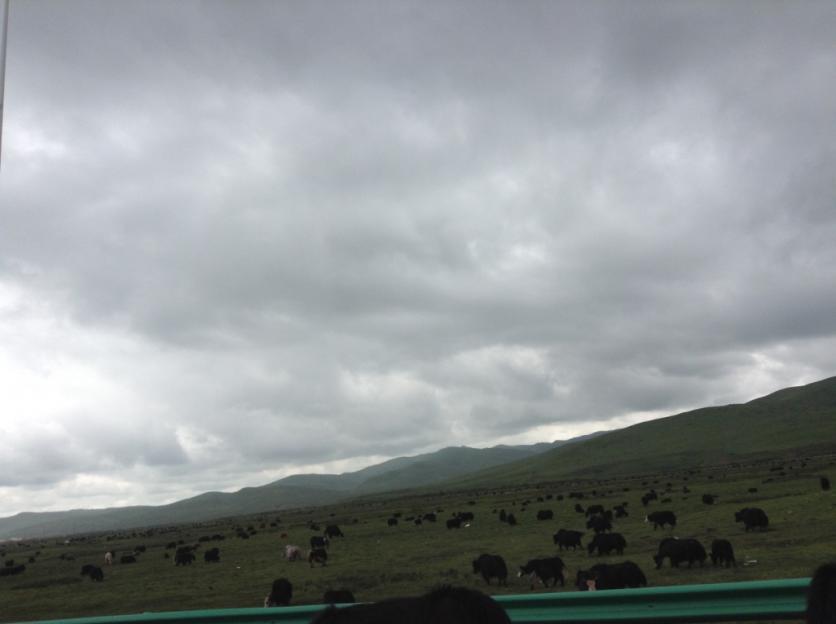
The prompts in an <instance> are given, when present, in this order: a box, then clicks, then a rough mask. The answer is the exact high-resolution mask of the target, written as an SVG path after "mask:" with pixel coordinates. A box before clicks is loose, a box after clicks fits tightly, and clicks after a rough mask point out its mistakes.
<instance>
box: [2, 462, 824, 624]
mask: <svg viewBox="0 0 836 624" xmlns="http://www.w3.org/2000/svg"><path fill="white" fill-rule="evenodd" d="M835 464H836V461H834V456H833V455H825V456H818V457H813V458H811V459H808V460H807V461H806V465H803V463H802V460H801V459H800V458H798V459H795V460H789V459H786V458H783V459H772V460H768V461H767V460H764V461H760V462H757V463H749V464H740V465H737V466H725V467H719V468H703V469H692V470H682V471H676V472H666V473H659V474H655V475H644V476H636V477H623V478H613V479H600V480H598V479H596V480H587V481H581V480H575V481H564V482H559V483H550V484H540V485H537V486H534V485H529V486H509V487H503V488H497V489H488V490H483V491H478V492H477V491H469V492H461V491H460V492H448V493H441V492H439V493H430V494H427V493H424V494H421V495H412V496H402V497H400V498H395V497H391V496H390V497H389V498H370V499H365V500H358V501H354V502H351V503H346V504H343V505H335V506H331V507H320V508H315V509H307V510H296V511H292V512H285V513H282V514H280V522H279V523H277V524H276V526H272V527H271V526H270V523H275V522H276V514H269V515H266V514H262V515H257V516H250V517H242V518H236V519H230V520H225V521H219V522H212V523H203V524H199V525H179V526H175V527H168V528H167V529H157V530H155V531H154V533H153V534H151V535H144V534H143V533H144V532H143V531H139V530H138V531H136V532H121V533H119V534H116V535H110V536H107V535H103V534H100V535H95V536H87V537H86V538H85V540H84V541H72V542H71V543H69V544H65V543H64V540H62V539H54V538H51V539H42V540H29V541H27V542H25V543H17V544H12V543H5V544H0V552H4V555H3V557H2V560H3V561H5V560H8V559H14V560H15V562H16V563H25V564H26V566H27V569H26V571H25V572H24V573H23V574H21V575H17V576H7V577H0V621H3V622H15V621H28V620H39V619H55V618H68V617H80V616H93V615H115V614H123V613H138V612H145V611H176V610H189V609H209V608H233V607H254V606H261V604H262V601H263V599H264V596H265V595H266V594H267V593H268V591H269V587H270V584H271V582H272V581H273V579H275V578H278V577H281V576H284V577H287V578H289V579H290V580H291V582H292V583H293V586H294V596H293V604H305V603H319V602H321V599H322V594H323V592H324V591H325V590H327V589H336V588H343V587H346V588H349V589H351V590H353V592H354V594H355V596H356V597H357V599H358V600H361V601H374V600H379V599H382V598H386V597H391V596H396V595H405V594H415V593H419V592H422V591H424V590H425V589H427V588H429V587H431V586H434V585H437V584H439V583H449V584H455V585H465V586H472V587H477V588H480V589H483V590H484V589H486V588H485V585H484V581H482V579H481V578H479V577H477V576H475V575H474V574H472V569H471V560H472V559H474V558H475V557H476V556H478V555H479V554H481V553H495V554H500V555H502V556H503V557H504V558H505V560H506V562H507V563H508V566H509V570H510V572H511V574H512V576H510V577H509V579H508V584H507V586H503V587H496V586H492V587H490V588H487V590H488V591H489V592H490V593H492V594H502V593H525V592H529V591H531V590H530V589H529V585H528V582H527V580H525V579H518V578H516V575H515V571H516V569H517V566H519V565H520V564H522V563H524V562H525V561H527V560H528V559H531V558H535V557H545V556H552V555H555V554H560V555H561V556H562V557H563V559H564V561H565V562H566V565H567V567H568V569H569V578H568V579H567V581H568V583H567V587H566V588H561V587H560V586H558V588H557V591H570V590H572V589H573V587H572V583H571V581H572V580H573V579H574V575H575V573H576V572H577V570H578V569H583V568H588V567H589V566H590V565H592V564H594V563H596V562H599V561H607V562H616V561H623V560H625V559H629V560H632V561H634V562H636V563H637V564H638V565H639V566H640V567H641V568H642V570H644V572H645V574H646V575H647V577H648V581H649V584H651V585H671V584H684V583H709V582H731V581H744V580H757V579H769V578H791V577H802V576H809V575H810V573H811V572H812V570H813V569H814V568H815V567H816V566H817V565H819V564H820V563H822V562H824V561H827V560H836V492H834V491H830V492H823V491H822V490H821V488H820V486H819V481H818V476H819V475H822V474H828V473H829V474H830V477H831V480H834V481H836V479H834V477H836V474H834V473H836V470H834V468H833V466H834V465H835ZM778 466H783V468H782V469H779V468H778ZM765 481H766V482H765ZM668 483H670V486H668V485H667V484H668ZM651 487H652V488H655V489H656V490H657V491H658V492H659V494H660V498H666V497H669V498H671V502H670V503H665V504H662V503H661V502H659V501H655V502H651V503H650V505H649V507H648V508H647V509H645V508H643V507H642V505H641V502H640V498H641V495H642V494H643V493H644V492H645V491H646V490H647V489H649V488H651ZM683 487H687V488H689V489H690V493H685V492H683ZM753 487H754V488H758V491H757V492H756V493H749V492H748V489H749V488H753ZM570 491H581V492H583V493H584V494H585V497H584V499H583V500H582V501H580V502H581V504H582V505H584V507H585V506H587V505H589V504H591V503H602V504H604V505H605V506H607V507H612V506H613V505H615V504H618V503H620V502H622V501H627V502H628V503H629V504H628V511H629V513H630V516H629V517H628V518H625V519H622V520H618V521H616V523H615V529H614V530H616V531H619V532H621V533H622V534H623V535H624V536H625V537H626V539H627V544H628V546H627V549H626V551H625V554H624V556H623V557H619V556H614V557H603V558H598V557H590V556H588V555H587V553H586V551H585V550H583V551H580V550H579V551H577V552H573V551H563V552H562V553H559V552H558V550H557V547H556V546H554V545H553V544H552V538H551V536H552V534H553V533H554V532H556V531H557V529H559V528H572V529H581V530H586V529H585V527H584V524H585V518H584V516H583V515H581V514H578V513H576V512H575V511H574V509H573V508H574V504H575V502H576V501H575V500H572V499H569V498H568V497H567V495H568V493H569V492H570ZM593 491H594V492H595V494H593ZM704 493H711V494H715V495H717V496H718V500H717V502H716V504H714V505H705V504H703V503H702V501H701V495H702V494H704ZM558 494H562V495H563V496H564V497H565V498H564V499H563V500H562V501H557V500H555V499H552V500H544V501H543V502H538V501H537V497H538V496H540V497H543V498H544V499H545V497H546V496H547V495H552V496H556V495H558ZM525 500H530V501H531V503H530V504H529V505H528V506H527V509H526V510H522V507H523V501H525ZM470 501H473V502H474V503H475V504H473V505H470V504H469V502H470ZM744 506H758V507H762V508H763V509H764V510H765V511H766V512H767V513H768V515H769V518H770V526H769V530H768V531H767V532H753V533H748V534H747V533H745V532H744V530H743V527H742V525H740V524H736V523H735V522H734V512H735V511H736V510H738V509H740V508H741V507H744ZM502 508H504V509H505V510H506V511H508V512H514V513H515V515H516V517H517V518H518V520H519V522H520V524H519V525H518V526H516V527H510V526H508V525H507V524H505V523H501V522H499V520H498V518H497V515H496V514H495V513H494V510H499V509H502ZM438 509H442V510H443V511H441V512H440V513H439V514H438V515H439V521H438V522H437V523H435V524H432V523H424V524H423V525H422V526H415V525H414V524H413V523H412V522H405V521H403V519H402V520H401V522H400V523H399V525H398V526H397V527H388V526H387V525H386V519H387V518H388V517H390V516H391V514H392V513H393V512H396V511H400V512H402V514H403V517H406V516H410V515H418V514H423V513H426V512H429V511H435V510H438ZM539 509H552V510H553V511H554V513H555V518H554V520H552V521H537V520H536V513H537V510H539ZM653 509H671V510H673V511H675V512H676V513H677V516H678V518H679V524H678V526H677V527H676V529H675V530H669V529H666V530H657V531H654V530H653V527H652V526H651V525H648V524H646V523H644V521H643V519H644V514H645V512H646V511H650V510H653ZM457 510H461V511H473V512H474V513H475V520H474V522H473V523H472V524H471V526H470V527H467V528H462V529H459V530H448V529H447V528H446V527H445V524H444V520H446V519H447V518H448V517H450V515H451V513H452V512H454V511H457ZM309 520H315V521H317V522H319V523H320V525H321V526H322V527H323V528H324V525H325V524H327V523H336V524H339V525H340V526H341V528H342V529H343V531H344V533H345V534H346V537H345V538H344V539H339V538H337V539H334V540H332V545H331V547H330V549H329V556H330V559H329V562H328V565H327V567H324V568H321V567H316V568H313V569H311V568H310V567H309V566H308V564H307V562H288V561H286V560H284V559H283V557H282V553H283V547H284V545H285V544H288V543H290V544H297V545H300V546H303V547H307V545H308V540H309V538H310V537H311V536H312V535H314V534H315V533H314V532H313V531H311V530H310V529H309V528H308V527H307V524H308V521H309ZM248 525H252V526H253V527H254V528H255V530H256V531H257V533H256V534H255V535H253V536H252V537H251V538H250V539H246V540H244V539H240V538H238V537H235V531H234V529H233V526H243V527H247V526H248ZM213 533H223V534H224V535H225V536H226V539H225V540H224V541H221V542H208V543H203V544H202V545H201V549H200V550H199V551H198V559H197V561H196V562H195V563H194V564H192V565H191V566H188V567H176V566H175V565H174V563H173V551H171V550H168V551H167V550H166V548H165V545H166V544H167V543H168V542H170V541H175V540H181V539H182V540H183V541H184V542H185V543H186V544H192V543H197V540H198V538H199V537H200V536H203V535H210V534H213ZM282 533H287V534H288V537H287V538H281V537H280V536H281V534H282ZM668 535H676V536H680V537H685V536H689V537H696V538H698V539H700V540H701V541H702V542H703V543H704V544H705V546H706V548H708V547H709V545H710V543H711V540H712V539H715V538H718V537H723V538H727V539H729V540H730V541H731V542H732V544H733V545H734V548H735V552H736V555H737V559H738V567H737V568H729V569H725V568H714V567H712V566H711V565H710V562H709V564H708V565H706V566H705V567H703V568H699V567H697V568H694V569H688V568H687V567H685V568H683V569H670V568H669V567H668V566H667V563H666V565H665V567H663V568H662V569H660V570H655V569H654V566H653V561H652V559H651V557H652V555H653V554H654V553H655V550H656V547H657V545H658V542H659V540H660V538H662V537H664V536H668ZM108 537H110V538H111V539H109V540H108V539H107V538H108ZM589 537H590V532H589V531H587V532H586V534H585V535H584V539H583V543H584V545H585V544H586V543H587V541H588V539H589ZM140 544H141V545H144V546H146V548H147V550H146V552H145V553H142V554H140V555H139V556H138V559H139V561H138V563H136V564H132V565H125V564H119V563H116V564H115V565H113V566H110V567H107V566H104V565H103V555H104V552H105V551H106V550H108V549H111V548H113V549H115V550H116V551H118V553H120V554H121V553H127V552H128V551H131V550H133V548H134V547H135V546H137V545H140ZM213 546H218V547H219V548H220V551H221V562H220V563H218V564H209V563H204V561H203V556H202V551H203V550H206V549H207V548H211V547H213ZM37 551H40V554H37V555H36V554H35V553H36V552H37ZM166 552H168V553H170V555H171V557H172V558H169V559H166V558H165V555H164V553H166ZM62 555H63V556H64V558H61V557H62ZM29 557H35V562H34V563H31V564H30V563H28V559H29ZM67 557H72V558H73V559H72V560H68V559H67ZM117 560H118V555H117ZM0 563H2V562H0ZM86 563H94V564H96V565H101V566H102V567H103V569H104V573H105V580H104V582H102V583H94V582H92V581H90V580H88V579H87V578H83V577H81V576H80V575H79V571H80V568H81V566H82V565H83V564H86ZM534 591H551V590H550V589H549V590H546V589H543V588H536V589H535V590H534Z"/></svg>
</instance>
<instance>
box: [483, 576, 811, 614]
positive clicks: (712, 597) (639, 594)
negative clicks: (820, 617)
mask: <svg viewBox="0 0 836 624" xmlns="http://www.w3.org/2000/svg"><path fill="white" fill-rule="evenodd" d="M809 584H810V579H808V578H800V579H781V580H771V581H747V582H740V583H712V584H707V585H672V586H666V587H644V588H639V589H617V590H608V591H597V592H565V593H553V594H534V595H530V594H529V595H515V596H495V597H494V598H495V600H496V601H497V602H499V603H500V604H501V605H502V606H503V608H504V609H505V611H506V612H507V613H508V616H509V617H510V618H511V621H512V622H543V623H545V622H639V621H640V622H722V621H730V620H735V621H737V620H747V619H748V620H751V619H771V620H780V619H798V618H799V617H801V616H802V615H803V613H804V610H805V607H806V590H807V586H808V585H809Z"/></svg>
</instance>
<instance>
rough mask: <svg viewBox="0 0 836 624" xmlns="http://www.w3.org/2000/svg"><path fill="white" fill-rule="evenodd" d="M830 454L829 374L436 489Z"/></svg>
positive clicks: (835, 411)
mask: <svg viewBox="0 0 836 624" xmlns="http://www.w3.org/2000/svg"><path fill="white" fill-rule="evenodd" d="M834 450H836V377H831V378H828V379H825V380H822V381H818V382H815V383H812V384H809V385H806V386H799V387H795V388H786V389H784V390H779V391H778V392H775V393H773V394H770V395H768V396H765V397H761V398H759V399H755V400H753V401H749V402H748V403H743V404H734V405H725V406H721V407H706V408H701V409H697V410H693V411H690V412H684V413H682V414H677V415H675V416H669V417H667V418H660V419H658V420H652V421H649V422H644V423H640V424H638V425H633V426H632V427H627V428H625V429H619V430H617V431H612V432H610V433H607V434H604V435H602V436H599V437H596V438H594V439H592V440H587V441H584V442H578V443H576V444H573V445H571V446H570V447H567V448H564V449H557V450H553V451H547V452H545V453H542V454H540V455H537V456H535V457H532V458H529V459H526V460H522V461H518V462H514V463H512V464H507V465H504V466H502V467H498V468H492V469H488V470H483V471H480V472H478V473H474V474H472V475H468V476H467V477H464V478H459V479H454V480H448V481H445V482H444V483H443V484H437V485H436V487H448V488H459V487H473V486H490V485H495V484H499V483H537V482H543V481H550V480H558V479H563V478H566V477H572V476H592V477H597V476H604V475H606V476H612V475H616V474H628V473H642V472H658V471H664V470H669V469H673V468H686V467H695V466H704V465H714V464H722V463H727V462H733V461H735V460H739V459H743V458H751V457H754V456H757V455H779V454H781V453H785V452H790V451H791V452H794V453H796V452H800V453H815V452H829V451H834Z"/></svg>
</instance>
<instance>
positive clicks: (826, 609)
mask: <svg viewBox="0 0 836 624" xmlns="http://www.w3.org/2000/svg"><path fill="white" fill-rule="evenodd" d="M807 622H808V624H836V562H834V563H826V564H824V565H823V566H820V567H819V569H818V570H816V573H815V574H814V575H813V580H812V581H810V587H808V588H807Z"/></svg>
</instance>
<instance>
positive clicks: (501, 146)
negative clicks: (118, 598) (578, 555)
mask: <svg viewBox="0 0 836 624" xmlns="http://www.w3.org/2000/svg"><path fill="white" fill-rule="evenodd" d="M12 9H13V10H12V14H11V23H10V31H9V52H8V67H7V84H6V111H5V116H6V117H5V127H4V133H3V138H4V145H3V161H2V167H3V169H2V173H1V174H0V182H1V184H0V223H2V227H0V386H2V391H0V439H1V440H2V449H3V452H2V454H0V500H2V501H3V503H2V504H0V515H7V514H11V513H15V512H17V511H22V510H24V509H29V510H41V509H59V508H67V507H77V506H94V505H96V506H98V505H112V504H117V503H120V504H122V503H161V502H168V501H171V500H174V499H176V498H179V497H183V496H187V495H190V494H194V493H197V492H200V491H203V490H207V489H230V488H236V487H241V486H244V485H252V484H257V483H261V482H265V481H267V480H270V479H272V478H276V477H278V476H281V475H284V474H289V473H291V472H296V471H299V470H325V469H332V470H340V469H350V468H353V467H359V466H361V465H363V464H364V463H365V462H368V461H372V460H373V459H378V458H382V457H388V456H393V455H397V454H406V453H414V452H419V451H422V450H428V449H434V448H437V447H440V446H444V445H448V444H471V445H486V444H493V443H496V442H500V441H515V442H516V441H519V442H529V441H540V440H546V439H554V438H558V437H569V436H572V435H576V434H580V433H587V432H589V431H593V430H595V429H599V428H602V427H612V426H620V425H624V424H629V423H630V422H635V421H637V420H641V419H646V418H651V417H656V416H661V415H667V414H670V413H673V412H675V411H678V410H683V409H688V408H691V407H697V406H701V405H705V404H712V403H726V402H731V401H741V400H747V399H750V398H753V397H754V396H757V395H759V394H763V393H766V392H769V391H772V390H775V389H778V388H780V387H783V386H786V385H792V384H797V383H806V382H808V381H813V380H815V379H818V378H822V377H826V376H829V375H832V374H833V373H834V370H836V367H835V366H834V362H833V357H832V354H833V353H834V346H836V314H833V310H834V309H836V246H834V245H833V241H834V240H836V210H834V207H833V206H834V205H833V200H834V197H836V182H835V181H836V178H834V176H833V175H832V173H833V171H834V170H836V139H834V135H833V132H832V130H831V129H832V121H833V115H834V111H836V88H834V86H833V81H832V80H829V77H831V76H833V75H836V55H834V54H833V46H832V33H833V30H834V27H836V9H834V6H833V4H832V3H827V2H820V3H816V2H809V3H802V4H793V5H788V4H784V3H766V4H764V3H747V2H733V3H727V4H725V5H723V7H716V6H707V5H705V4H703V3H696V2H695V3H684V2H682V3H676V4H661V3H631V4H630V6H629V7H627V6H623V7H622V6H620V5H614V4H612V3H589V2H577V3H571V2H563V3H555V2H532V3H527V4H525V5H523V6H521V5H519V4H517V3H509V2H488V3H484V2H480V3H478V4H470V5H469V4H467V3H465V4H462V3H458V4H456V5H455V6H442V5H437V6H427V5H426V4H425V3H417V2H387V3H379V2H359V3H351V5H347V4H345V3H338V2H325V1H323V2H315V3H304V4H292V5H291V4H283V3H274V2H264V3H258V2H251V3H247V4H246V5H241V4H239V3H234V2H209V3H196V2H177V3H171V4H169V5H165V6H163V5H148V4H138V5H134V4H128V3H112V2H106V1H99V2H78V3H72V4H68V3H62V2H46V1H43V2H38V1H33V2H27V3H15V4H14V6H13V7H12Z"/></svg>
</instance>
